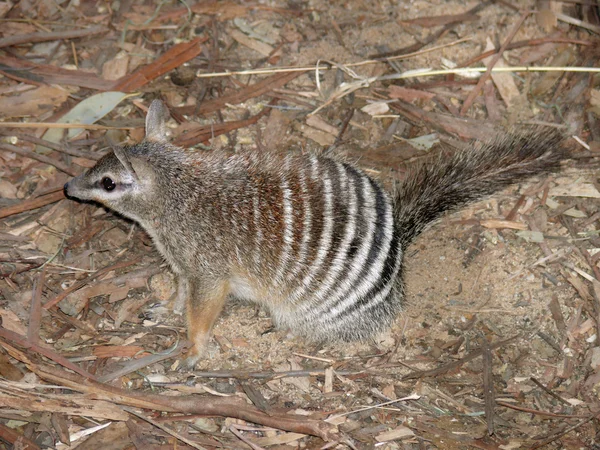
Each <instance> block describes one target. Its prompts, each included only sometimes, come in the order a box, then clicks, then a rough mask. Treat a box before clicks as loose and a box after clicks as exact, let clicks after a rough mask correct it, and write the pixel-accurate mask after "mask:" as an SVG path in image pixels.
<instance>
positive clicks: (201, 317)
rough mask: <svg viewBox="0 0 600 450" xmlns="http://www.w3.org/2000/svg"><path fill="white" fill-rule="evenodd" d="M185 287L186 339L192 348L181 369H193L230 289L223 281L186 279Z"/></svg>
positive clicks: (226, 282) (204, 347) (202, 352)
mask: <svg viewBox="0 0 600 450" xmlns="http://www.w3.org/2000/svg"><path fill="white" fill-rule="evenodd" d="M186 285H187V289H186V290H185V295H186V306H187V326H188V339H189V340H190V341H191V342H192V344H194V346H193V347H192V348H191V349H190V350H189V352H188V354H187V355H186V356H187V358H186V360H185V361H184V364H183V367H182V368H184V369H193V368H194V366H195V365H196V363H197V362H198V361H199V360H200V358H201V357H202V356H203V354H204V352H205V350H206V347H207V345H208V342H209V340H210V335H211V332H212V328H213V325H214V324H215V321H216V320H217V317H219V314H220V313H221V310H222V309H223V305H224V304H225V300H226V299H227V296H228V295H229V291H230V288H229V282H228V281H225V280H210V281H208V280H199V279H188V280H187V283H186Z"/></svg>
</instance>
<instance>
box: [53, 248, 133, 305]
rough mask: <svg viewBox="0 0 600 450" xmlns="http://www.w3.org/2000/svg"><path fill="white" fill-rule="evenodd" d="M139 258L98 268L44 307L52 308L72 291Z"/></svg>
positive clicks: (129, 264) (131, 263)
mask: <svg viewBox="0 0 600 450" xmlns="http://www.w3.org/2000/svg"><path fill="white" fill-rule="evenodd" d="M139 260H140V257H137V258H134V259H130V260H128V261H121V262H118V263H116V264H113V265H110V266H107V267H104V268H103V269H100V270H97V271H96V272H94V273H93V274H91V275H90V276H89V277H87V278H84V279H83V280H79V281H78V282H77V283H75V284H73V286H71V287H70V288H68V289H65V290H64V291H62V292H61V293H60V294H58V295H57V296H56V297H54V298H53V299H52V300H49V301H48V302H46V303H45V304H44V309H50V308H52V307H53V306H54V305H56V304H57V303H59V302H60V301H61V300H63V299H64V298H66V297H67V295H69V294H70V293H72V292H75V291H76V290H78V289H81V288H82V287H83V286H85V285H86V284H88V283H90V282H91V281H93V280H95V279H96V278H99V277H101V276H103V275H106V274H107V273H108V272H110V271H112V270H117V269H122V268H123V267H128V266H131V265H133V264H136V263H137V262H139Z"/></svg>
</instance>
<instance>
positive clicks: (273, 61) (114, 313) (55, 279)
mask: <svg viewBox="0 0 600 450" xmlns="http://www.w3.org/2000/svg"><path fill="white" fill-rule="evenodd" d="M476 7H477V8H478V10H477V11H474V12H473V8H476ZM594 8H595V9H594ZM534 10H535V12H533V11H534ZM469 11H471V12H470V13H469ZM527 11H531V14H528V15H526V14H525V12H527ZM597 13H598V5H595V6H594V4H593V2H591V3H590V4H589V5H582V4H580V2H565V3H557V2H537V3H535V2H533V1H511V2H505V1H498V2H490V3H480V2H461V1H453V0H449V1H442V0H434V1H421V0H416V1H411V2H390V1H377V2H365V1H358V0H349V1H345V2H331V4H329V5H325V4H323V2H316V1H289V2H282V1H274V2H258V3H256V4H254V3H253V4H249V3H247V2H216V3H211V2H191V3H190V2H188V3H178V2H163V3H161V4H160V5H158V4H156V3H153V2H149V1H148V2H139V3H138V2H130V1H122V2H113V3H111V4H109V3H98V2H83V1H82V2H71V3H69V2H63V3H61V2H50V1H43V0H42V1H38V2H17V3H15V4H12V3H8V2H0V14H1V16H2V21H3V24H4V26H5V29H4V30H2V31H1V32H2V34H3V36H2V39H0V42H2V45H1V46H0V48H1V49H2V53H1V55H0V73H1V74H2V75H3V77H2V78H0V116H2V118H3V120H4V121H5V122H7V123H8V122H11V123H10V124H0V125H4V126H3V128H2V134H3V136H2V137H1V141H2V142H1V143H0V150H2V151H1V152H0V316H1V318H2V328H0V346H2V348H3V349H4V351H3V352H2V353H1V354H0V405H1V407H0V441H1V443H0V448H32V449H33V448H59V449H67V448H69V449H70V448H78V449H95V448H103V449H104V448H110V449H130V448H142V447H144V448H145V449H146V448H152V449H163V448H164V449H166V448H207V449H213V448H215V449H216V448H227V449H229V448H231V449H245V448H254V449H259V448H269V449H295V448H306V449H313V448H314V449H317V448H340V449H343V448H354V449H368V448H377V449H389V450H392V449H469V448H479V449H519V448H523V449H534V448H548V449H563V448H564V449H584V448H586V449H588V448H589V449H593V448H600V442H599V438H598V433H599V432H600V430H599V427H600V422H599V421H598V414H599V413H600V401H599V400H598V394H597V386H598V383H600V346H598V342H597V339H598V326H599V322H598V321H599V320H600V319H599V317H600V299H599V297H598V296H599V295H600V279H599V275H600V266H599V265H598V260H599V259H600V257H599V256H598V255H600V252H598V249H599V248H600V240H599V239H598V231H597V228H598V219H599V218H600V200H599V199H600V192H599V191H598V189H597V186H598V180H597V175H596V173H597V168H598V157H597V155H598V151H599V150H600V128H599V127H598V120H599V119H598V116H599V115H600V109H598V108H599V106H600V94H599V92H600V91H598V84H599V83H598V75H597V73H596V74H594V73H588V72H582V73H573V72H566V73H565V72H551V71H550V72H541V73H538V72H516V73H512V74H510V75H504V76H502V77H498V78H496V77H494V78H493V83H492V81H491V80H490V81H488V82H487V83H486V84H485V86H484V87H482V90H481V91H478V92H479V95H477V96H475V97H474V98H473V99H472V100H471V99H470V98H469V97H470V94H471V93H472V92H473V91H474V90H475V91H477V90H478V89H479V86H478V85H477V83H478V80H479V79H480V75H479V76H478V77H475V78H468V77H466V76H463V75H464V74H463V75H452V74H446V75H437V76H431V77H429V76H419V77H411V78H406V79H389V78H388V79H382V78H381V77H383V76H386V75H390V74H400V73H405V72H407V71H412V70H418V69H421V70H422V69H442V68H451V66H453V65H456V66H459V67H461V65H463V64H464V63H468V64H467V66H469V67H482V66H483V65H484V64H487V63H489V59H485V60H483V62H482V60H481V59H474V58H477V57H478V56H479V55H481V54H482V53H484V52H485V51H487V50H488V49H489V48H487V47H486V40H487V41H489V44H487V46H488V47H489V45H491V46H492V47H491V48H492V49H493V48H494V47H495V48H496V49H498V48H500V47H501V46H503V44H508V43H518V42H524V44H523V45H521V46H518V48H515V49H511V48H510V46H509V47H507V48H506V49H503V50H504V52H503V55H502V58H501V60H500V62H501V63H503V64H504V65H507V66H523V65H527V66H539V67H576V66H577V67H596V68H597V67H598V66H599V65H598V48H600V46H599V45H598V43H599V41H598V22H595V20H597V17H598V14H597ZM457 15H458V16H457ZM567 16H568V17H574V18H578V20H580V22H579V23H578V24H576V25H574V24H569V23H567V22H565V19H564V17H567ZM556 17H558V18H559V19H560V20H558V21H557V22H554V21H553V20H552V19H553V18H556ZM417 18H418V19H419V20H413V19H417ZM521 19H523V22H522V24H521V25H519V20H521ZM66 22H70V23H78V24H80V25H82V26H81V28H80V29H81V30H88V31H89V30H91V29H92V27H95V26H100V27H105V30H104V31H103V32H102V33H103V34H101V35H100V36H98V35H86V36H83V37H60V38H58V37H57V38H54V39H53V40H49V39H47V38H46V39H45V40H43V41H36V40H34V39H33V38H24V39H22V40H20V41H17V42H16V43H10V42H3V39H8V38H11V37H14V36H16V37H19V36H21V37H22V36H27V35H28V34H30V33H41V32H44V33H46V32H50V31H64V30H70V29H71V28H69V27H63V26H62V25H60V24H61V23H63V24H64V23H66ZM581 24H583V25H581ZM594 27H595V28H594ZM78 29H79V28H78ZM442 30H445V31H443V32H442ZM197 37H200V38H201V39H200V41H198V42H196V43H195V44H194V45H195V46H194V47H192V46H191V45H190V46H189V47H176V46H178V45H182V46H186V45H188V44H186V43H189V42H195V41H193V39H195V38H197ZM205 38H206V39H205ZM540 39H541V40H544V41H543V42H537V41H535V40H540ZM36 42H38V43H36ZM199 46H200V47H199ZM170 48H177V49H181V50H180V51H179V50H178V52H175V51H174V52H173V53H169V49H170ZM195 48H201V49H202V50H201V51H197V52H196V53H194V54H193V55H191V56H190V57H189V58H188V57H187V56H185V55H186V54H187V53H186V52H194V51H195V50H194V49H195ZM493 54H494V52H492V53H491V54H490V55H488V58H493ZM161 55H162V56H161ZM165 55H167V56H169V55H172V56H170V58H171V59H168V58H166V57H165ZM394 55H408V56H404V57H402V58H398V59H386V58H388V57H390V56H394ZM161 57H163V58H165V59H163V60H160V64H158V65H156V66H152V63H153V61H156V60H157V58H161ZM184 59H185V61H184ZM365 61H370V62H368V63H364V64H358V65H354V66H353V65H352V64H354V63H363V62H365ZM317 62H319V66H320V67H321V66H322V67H326V66H328V65H329V67H333V68H334V69H335V68H336V67H337V70H328V71H321V72H320V74H319V76H318V77H317V76H316V72H315V64H316V63H317ZM31 64H33V65H31ZM48 66H52V67H50V68H49V67H48ZM289 66H294V67H309V68H310V67H312V70H306V71H305V72H303V73H300V72H299V73H298V74H297V76H296V77H295V78H293V77H292V76H289V79H287V78H286V79H285V80H284V79H283V78H282V77H283V76H288V75H285V74H284V75H281V74H277V73H275V72H273V71H271V72H266V73H261V74H259V75H251V76H250V75H247V74H236V75H234V76H221V75H218V74H219V73H222V72H235V71H243V70H250V69H262V68H268V69H270V70H272V69H276V68H281V67H289ZM165 67H169V68H170V69H169V70H166V69H164V68H165ZM57 68H59V69H65V70H66V69H68V70H69V71H70V72H69V73H65V72H61V71H60V70H58V69H57ZM209 74H212V75H210V76H209ZM197 75H200V76H197ZM277 77H279V78H277ZM140 80H141V81H140ZM264 80H267V81H266V82H265V81H264ZM358 80H362V86H361V87H360V88H356V89H354V90H352V91H351V92H345V93H344V94H343V95H342V94H340V84H341V82H346V83H349V84H350V83H352V82H355V83H356V82H357V81H358ZM261 82H264V83H265V84H266V86H262V85H260V83H261ZM355 87H356V86H355ZM253 88H254V89H253ZM259 89H263V90H262V91H259ZM104 91H117V92H119V91H120V92H123V93H135V94H137V95H135V96H130V97H127V98H123V99H121V101H120V102H115V103H114V105H113V106H111V107H107V109H108V110H107V112H108V114H107V115H106V116H104V117H99V118H97V119H96V120H93V122H94V123H97V124H100V125H102V126H104V127H105V128H103V129H100V130H97V129H88V130H87V131H84V132H82V133H79V134H77V135H76V136H74V137H72V138H70V139H69V138H65V137H64V136H63V137H61V138H59V139H58V140H57V141H56V144H55V145H56V146H58V147H60V148H58V149H56V148H55V151H48V150H40V149H39V148H38V149H36V148H35V146H36V144H37V142H35V141H34V142H32V141H31V140H29V141H28V140H27V139H26V138H25V137H24V135H30V136H35V137H37V138H44V139H49V137H48V135H44V136H42V132H43V130H41V131H40V129H39V128H26V129H21V128H17V126H18V125H15V124H12V122H52V123H54V122H57V121H59V119H60V117H61V116H63V114H65V113H67V112H68V111H71V110H72V109H73V108H74V107H75V105H77V104H78V103H79V102H82V101H84V100H85V99H87V98H90V97H92V96H93V95H94V94H98V93H99V92H104ZM154 98H162V99H163V100H164V101H165V102H166V103H167V105H169V108H170V109H171V113H172V116H173V118H172V119H171V120H170V122H169V127H170V132H171V133H172V138H173V140H174V142H176V143H178V144H179V145H185V146H196V148H197V149H198V151H211V150H214V149H226V150H229V151H235V152H243V151H246V150H248V149H254V148H258V149H260V150H264V149H272V150H275V151H288V149H290V148H293V149H295V150H296V151H301V152H319V153H321V152H328V154H330V155H333V156H334V157H337V158H340V159H343V160H345V161H350V162H352V163H354V164H357V165H359V166H361V167H362V168H364V169H365V170H367V172H368V173H370V174H372V175H373V176H375V177H376V178H378V179H379V180H381V182H382V183H383V184H384V185H386V186H387V187H388V188H390V189H393V186H394V185H395V183H398V182H401V181H402V179H403V178H404V177H405V174H406V171H407V168H409V167H411V165H413V164H419V163H428V162H427V161H428V159H427V158H428V156H429V155H431V154H437V153H439V152H447V153H452V152H454V151H456V149H457V148H463V147H465V146H467V145H472V144H470V143H469V142H470V141H471V140H473V139H485V138H488V137H490V136H491V135H493V134H494V133H503V132H504V131H502V130H506V129H509V128H511V127H513V128H514V127H515V126H519V125H522V124H528V125H531V124H534V125H536V126H556V127H559V128H560V129H562V130H564V132H565V135H568V136H576V138H577V139H573V138H571V139H569V140H568V145H569V146H570V148H572V149H574V150H575V156H574V157H573V158H572V159H571V160H569V161H567V162H565V163H564V170H563V171H562V172H561V173H559V174H556V175H552V176H549V177H537V178H535V177H534V178H532V179H528V180H523V182H522V183H519V184H518V185H514V186H511V187H509V188H507V189H505V190H504V191H502V192H500V193H498V194H497V195H495V196H494V197H492V198H491V199H487V200H485V201H481V202H478V203H475V204H473V205H470V206H469V207H468V208H465V209H463V210H461V211H458V212H456V213H453V214H450V215H448V216H446V217H444V218H443V219H442V220H441V221H440V222H438V223H437V224H435V225H434V226H433V227H432V228H430V229H429V230H427V231H426V232H425V233H423V234H422V235H421V236H420V237H419V238H418V240H417V241H416V242H415V243H414V245H412V246H411V247H410V249H409V251H408V254H407V255H406V259H405V265H406V271H405V278H406V285H407V289H406V294H405V301H404V305H405V306H404V311H403V312H402V314H401V315H400V316H399V317H398V318H397V320H396V321H395V323H394V325H393V327H392V328H391V329H390V330H389V331H388V332H386V333H384V334H382V335H381V336H379V337H378V338H377V339H376V340H374V341H372V342H362V343H355V344H349V343H332V344H328V345H324V346H317V345H315V344H311V343H307V342H305V341H303V340H302V339H300V338H297V337H294V336H291V335H289V334H288V332H287V331H286V330H274V329H273V328H272V323H271V319H270V317H269V315H268V314H267V312H266V311H264V310H262V309H260V308H258V307H256V306H255V305H253V304H248V303H244V302H241V301H238V300H235V299H232V300H231V301H230V302H229V304H228V305H227V307H226V309H225V311H224V312H223V313H222V315H221V317H220V318H219V320H218V322H217V324H216V326H215V329H214V339H213V341H212V342H211V345H210V349H209V354H208V355H207V357H206V358H205V359H203V360H202V361H200V363H199V364H198V366H197V368H196V370H195V371H194V372H181V371H180V370H178V368H179V366H180V362H181V360H182V358H183V357H182V353H181V352H182V350H181V348H182V345H184V344H185V342H184V341H185V339H184V337H185V320H184V318H183V316H181V315H178V314H174V313H173V310H172V300H173V296H174V292H175V281H174V278H173V276H172V275H171V272H170V271H169V270H168V267H167V266H166V264H164V262H163V261H162V260H161V258H160V256H159V254H158V252H157V251H156V250H155V249H154V248H153V246H152V243H151V240H150V238H149V237H148V236H147V235H146V234H145V233H144V232H143V231H142V230H141V229H140V228H139V227H138V226H137V225H135V224H133V223H132V222H128V221H126V220H124V219H122V218H120V217H118V216H116V215H115V214H113V213H111V212H109V211H107V210H104V209H102V208H99V207H98V206H95V205H89V204H79V203H76V202H73V201H69V200H67V199H64V198H62V197H60V195H61V194H60V192H61V186H62V185H63V184H64V183H65V182H66V181H68V180H69V179H70V178H71V175H75V174H78V173H81V172H82V171H84V170H86V169H87V168H89V167H91V166H92V165H93V164H94V162H95V160H97V159H98V155H100V154H103V153H104V152H106V151H107V145H106V141H105V140H104V139H105V138H104V135H105V133H106V129H109V130H110V131H109V133H112V135H113V139H116V140H122V141H128V142H136V141H139V140H140V139H142V137H143V117H144V112H145V108H147V106H148V105H149V104H150V101H151V100H152V99H154ZM222 99H224V100H222ZM221 100H222V101H221ZM275 101H276V102H275ZM471 101H472V104H471V106H470V107H467V108H466V110H465V111H464V113H463V111H461V108H463V107H465V105H466V104H467V103H468V102H471ZM111 102H113V100H112V99H109V98H104V99H103V100H102V101H101V102H97V103H94V104H93V108H92V109H94V108H95V109H101V107H106V106H105V105H106V104H109V105H111V104H112V103H111ZM103 105H104V106H103ZM321 107H322V108H321ZM317 108H321V109H319V110H318V111H317V113H316V114H311V113H313V112H314V111H315V110H317ZM461 113H462V114H461ZM82 114H83V113H82ZM84 115H86V117H87V113H85V114H84ZM81 118H82V116H77V117H76V119H77V120H74V122H75V123H81V122H79V120H80V119H81ZM90 123H91V122H90ZM11 124H12V125H11ZM119 128H121V129H119ZM123 128H125V129H123ZM424 136H425V137H426V138H425V139H423V137H424ZM417 138H419V139H417ZM423 141H424V142H425V144H424V146H423V144H422V142H423ZM430 142H433V145H430V144H428V143H430ZM419 143H421V145H419ZM19 148H22V149H25V152H22V151H21V152H19ZM64 148H71V149H75V150H78V151H81V153H73V152H71V153H69V154H65V153H64ZM27 152H28V153H27ZM39 154H43V155H44V156H45V157H47V158H50V159H51V160H52V161H50V162H48V161H46V160H43V159H42V160H40V159H39V156H37V155H39ZM57 164H58V165H57ZM61 165H62V166H61ZM61 167H62V168H61ZM65 167H66V170H63V169H65ZM52 195H54V196H55V198H52V199H51V200H47V201H46V203H43V202H42V203H40V204H39V205H34V206H29V205H30V204H29V203H27V202H29V201H32V200H34V199H42V200H41V201H44V199H46V198H48V196H52ZM40 205H41V206H40ZM11 208H12V209H11ZM140 361H141V362H140ZM136 364H138V365H136ZM73 365H75V367H74V366H73ZM96 383H97V384H96ZM156 394H159V395H158V396H157V395H156ZM153 395H154V396H153ZM178 396H181V399H183V400H189V403H186V404H185V406H184V405H183V403H177V404H175V403H163V404H162V406H160V405H161V398H162V399H163V401H164V402H169V401H172V402H174V401H175V400H173V399H174V398H176V397H178ZM236 401H237V402H238V403H235V402H236ZM144 402H146V403H144ZM228 402H231V403H228ZM230 404H231V405H234V407H231V408H229V409H227V408H228V405H230ZM44 405H45V406H44ZM190 405H192V406H190ZM219 405H220V406H219ZM235 405H238V406H237V407H235ZM239 405H242V406H239ZM226 407H227V408H226ZM211 408H212V409H211ZM219 408H221V409H219ZM246 408H248V409H246ZM236 410H237V411H236ZM184 414H187V415H184ZM288 420H289V422H287V421H288ZM303 421H304V422H303ZM292 422H293V423H292ZM315 430H317V431H315ZM323 430H326V431H323ZM69 441H70V442H71V443H70V444H69V443H68V442H69ZM19 445H20V446H21V447H19Z"/></svg>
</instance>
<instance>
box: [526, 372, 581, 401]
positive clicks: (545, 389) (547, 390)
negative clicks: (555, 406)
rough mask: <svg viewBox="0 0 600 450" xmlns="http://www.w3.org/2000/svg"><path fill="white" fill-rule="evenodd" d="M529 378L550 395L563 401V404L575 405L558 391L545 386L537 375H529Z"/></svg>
mask: <svg viewBox="0 0 600 450" xmlns="http://www.w3.org/2000/svg"><path fill="white" fill-rule="evenodd" d="M529 379H530V380H531V381H533V382H534V383H535V384H536V385H537V386H538V387H539V388H540V389H541V390H542V391H544V392H545V393H546V394H548V395H549V396H551V397H554V398H555V399H556V400H558V401H559V402H561V403H562V404H563V405H567V406H568V407H571V406H573V405H571V404H570V403H569V402H568V401H566V400H565V399H564V398H562V397H561V396H560V395H558V394H557V393H556V392H554V391H552V390H550V389H548V388H547V387H546V386H544V385H543V384H542V383H540V382H539V381H538V380H537V379H536V378H535V377H529Z"/></svg>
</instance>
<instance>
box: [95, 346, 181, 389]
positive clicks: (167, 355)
mask: <svg viewBox="0 0 600 450" xmlns="http://www.w3.org/2000/svg"><path fill="white" fill-rule="evenodd" d="M187 348H189V345H186V344H184V343H180V344H179V345H178V346H177V347H175V348H174V349H173V350H172V351H169V352H161V353H157V354H154V355H148V356H144V357H142V358H140V359H135V360H132V361H130V362H129V363H128V364H127V365H126V366H125V367H123V368H122V369H120V370H116V371H114V372H111V373H107V374H106V375H102V376H101V377H99V378H98V381H100V382H101V383H108V382H110V381H113V380H116V379H117V378H120V377H123V376H125V375H128V374H130V373H132V372H135V371H137V370H140V369H143V368H144V367H147V366H149V365H151V364H155V363H157V362H160V361H164V360H165V359H171V358H175V357H177V356H179V355H181V354H182V353H183V352H184V351H185V350H186V349H187Z"/></svg>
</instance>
